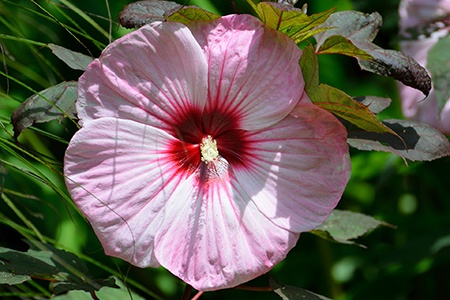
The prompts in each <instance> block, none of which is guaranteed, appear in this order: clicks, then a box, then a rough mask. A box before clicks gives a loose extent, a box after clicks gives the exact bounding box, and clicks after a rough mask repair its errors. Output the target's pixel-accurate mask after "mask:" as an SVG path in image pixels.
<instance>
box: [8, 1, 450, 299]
mask: <svg viewBox="0 0 450 300" xmlns="http://www.w3.org/2000/svg"><path fill="white" fill-rule="evenodd" d="M130 2H132V1H124V0H114V1H109V2H108V1H107V0H106V1H104V0H91V1H74V0H73V1H72V2H68V1H53V0H49V1H30V0H15V1H7V0H0V52H1V53H0V54H1V60H0V62H1V64H0V71H1V72H2V76H0V125H1V127H2V128H0V138H1V139H0V141H2V143H1V145H0V160H1V162H2V165H3V167H0V171H1V172H0V173H2V174H1V175H0V176H1V178H0V183H1V185H2V186H3V194H2V199H1V200H0V246H1V247H8V248H13V249H16V250H26V249H27V244H25V243H24V242H23V239H24V236H23V234H20V232H21V230H20V229H23V228H30V227H29V226H30V225H29V224H27V222H25V221H24V219H25V220H27V221H28V222H29V223H31V224H32V226H35V227H36V229H37V230H38V231H39V232H40V233H42V235H44V236H46V237H48V238H50V239H51V240H52V242H54V243H55V244H56V245H58V246H59V247H61V248H63V249H66V250H68V251H71V252H74V253H76V254H79V255H81V256H83V257H86V258H87V259H88V260H90V261H91V262H87V264H88V267H89V269H90V272H91V273H92V275H93V276H94V277H96V278H105V277H108V276H111V274H112V273H111V272H110V271H108V270H105V268H101V267H99V265H102V266H107V267H109V268H110V269H111V270H113V271H114V272H115V273H114V274H115V275H116V276H120V275H122V276H123V278H129V279H131V280H134V281H136V282H138V283H139V284H141V285H142V287H144V288H142V289H140V288H138V287H136V286H133V285H129V286H130V288H131V289H133V290H134V291H136V292H137V293H139V294H141V295H142V296H143V297H144V298H145V299H152V298H157V299H180V298H181V295H182V294H183V290H184V284H183V283H182V282H180V281H179V280H178V279H176V278H175V277H173V276H172V275H171V274H170V273H169V272H167V271H165V270H164V269H139V268H135V267H133V266H130V265H129V264H126V263H124V262H122V261H120V260H117V259H113V258H110V257H107V256H105V255H104V254H103V250H102V248H101V247H100V244H99V242H98V241H97V238H96V237H95V235H94V234H93V232H92V230H91V229H90V227H89V225H88V224H87V223H86V222H85V221H84V220H83V218H82V217H81V216H80V215H79V214H78V213H77V212H76V210H75V209H74V207H73V205H72V204H71V202H70V200H69V199H68V198H67V197H64V195H65V194H66V192H65V190H64V189H65V188H64V183H63V179H62V176H61V174H60V173H59V171H60V170H61V165H62V158H63V155H64V150H65V148H66V146H67V143H68V141H69V139H70V137H71V136H72V135H73V133H74V132H75V130H76V127H75V126H74V124H73V123H72V122H70V121H68V120H67V119H66V120H63V121H62V122H58V121H52V122H49V123H45V124H38V125H35V126H33V127H32V128H30V129H27V130H26V131H24V132H23V133H22V134H21V136H20V137H19V144H14V143H13V139H12V136H11V134H12V126H11V125H10V116H11V113H12V111H13V110H14V109H15V108H16V107H17V106H18V105H20V103H21V102H22V101H24V100H25V99H26V98H28V97H29V96H31V95H32V94H33V92H32V90H35V91H40V90H43V89H44V88H47V87H49V86H52V85H54V84H56V83H59V82H61V81H64V80H66V81H67V80H77V78H78V77H79V76H80V75H81V71H74V70H72V69H70V68H69V67H67V66H66V65H65V64H64V63H62V62H61V61H59V60H58V59H57V58H56V57H55V56H54V55H53V54H52V53H51V51H50V49H48V48H46V47H44V46H43V44H47V43H54V44H57V45H61V46H63V47H66V48H68V49H71V50H74V51H78V52H82V53H85V54H88V55H92V56H93V57H98V55H99V54H100V51H101V49H103V47H104V46H105V45H107V44H108V43H109V39H108V37H107V36H108V33H109V32H110V33H111V34H112V36H113V38H117V37H119V36H121V35H123V34H125V33H126V32H128V30H126V29H124V28H122V27H120V26H119V25H118V24H117V22H116V20H117V17H118V14H119V12H120V10H121V9H122V8H123V6H124V5H126V4H127V3H130ZM303 2H304V1H299V2H298V3H297V5H296V6H297V7H301V6H302V5H303ZM70 3H71V4H73V5H74V6H75V8H76V9H79V10H80V11H82V12H84V13H85V14H86V15H85V16H88V18H86V17H84V18H83V17H82V16H80V14H79V13H76V12H74V11H73V9H70V8H68V7H67V6H68V5H70ZM179 3H183V1H179ZM190 3H191V4H197V5H199V6H201V7H202V8H205V9H208V10H211V11H213V12H218V13H221V14H228V13H233V7H232V5H231V4H230V3H229V2H228V1H225V0H215V1H214V0H211V1H207V0H198V1H191V2H190ZM307 3H308V13H309V14H311V13H314V12H319V11H323V10H326V9H329V8H331V7H336V8H337V10H338V11H340V10H358V11H362V12H367V13H370V12H374V11H377V12H379V13H380V14H381V15H382V17H383V19H384V24H383V27H382V28H381V30H380V33H379V35H378V37H377V39H376V40H375V42H376V44H378V45H380V46H381V47H383V48H397V41H398V36H397V32H398V27H397V23H398V13H397V11H398V4H399V1H397V0H385V1H360V0H355V1H350V0H340V1H333V0H310V1H308V2H307ZM236 4H237V6H238V7H240V1H238V0H236ZM108 11H109V12H110V13H108ZM89 18H90V19H91V20H93V21H94V22H95V23H96V24H98V25H99V26H100V28H96V27H95V26H93V24H94V23H93V22H92V21H90V19H89ZM111 19H112V21H113V22H112V23H111V22H110V21H109V20H111ZM66 25H67V26H69V27H70V28H67V26H66ZM12 37H16V38H12ZM31 41H34V42H31ZM35 42H37V43H35ZM39 43H43V44H39ZM319 59H320V76H321V82H325V83H327V84H330V85H332V86H335V87H338V88H340V89H342V90H343V91H345V92H347V93H348V94H349V95H351V96H360V95H375V96H381V97H387V98H391V99H392V100H393V101H392V105H391V107H389V108H388V109H386V110H385V111H384V112H382V113H381V114H380V115H379V116H380V118H381V119H384V118H402V115H401V110H400V102H399V99H398V92H397V88H396V83H395V81H394V80H392V79H388V78H383V77H380V76H377V75H373V74H371V73H367V72H363V71H361V70H360V68H359V66H358V65H357V63H356V60H354V59H351V58H347V57H343V56H339V55H321V56H320V58H319ZM143 63H145V62H143ZM6 141H9V143H7V142H6ZM16 147H18V148H16ZM20 149H26V152H23V151H21V150H20ZM29 154H32V156H30V155H29ZM351 155H352V163H353V170H352V171H353V173H352V178H351V180H350V182H349V184H348V187H347V189H346V192H345V194H344V196H343V198H342V200H341V202H340V204H339V206H338V208H340V209H347V210H351V211H356V212H361V213H364V214H367V215H371V216H374V217H376V218H378V219H380V220H383V221H385V222H387V223H390V224H392V225H394V226H396V228H395V229H393V228H390V227H382V228H378V229H376V230H374V231H373V232H371V233H370V234H368V235H366V236H364V237H362V238H360V239H358V243H360V244H362V245H365V246H366V248H363V247H358V246H351V245H342V244H336V243H332V242H329V241H326V240H323V239H321V238H319V237H317V236H314V235H312V234H310V233H304V234H302V236H301V238H300V241H299V243H298V245H297V246H296V247H295V248H294V249H293V250H292V251H291V252H290V253H289V255H288V257H287V258H286V260H285V261H283V262H282V263H280V264H279V265H278V266H276V267H275V268H274V269H273V270H272V271H271V272H269V273H268V274H267V275H264V276H262V277H260V278H258V279H255V280H254V281H253V282H250V283H249V285H252V286H267V284H268V280H269V278H270V277H273V278H275V279H276V280H277V281H278V282H279V283H283V284H288V285H293V286H297V287H302V288H305V289H308V290H311V291H313V292H315V293H318V294H322V295H324V296H327V297H329V298H333V299H377V300H378V299H395V300H403V299H450V196H449V192H448V191H449V188H450V176H449V175H450V172H449V171H450V159H449V158H443V159H439V160H436V161H433V162H407V163H405V161H404V160H403V159H401V158H400V157H397V156H395V155H392V154H388V153H380V152H361V151H357V150H351ZM33 157H34V158H33ZM43 178H44V180H43ZM49 182H50V183H49ZM58 189H60V190H61V192H60V193H58ZM48 287H49V283H48V282H46V281H42V280H35V281H34V282H33V283H26V284H23V285H22V286H20V287H13V288H12V287H9V286H0V298H2V297H3V299H9V298H8V297H9V296H7V295H10V293H11V292H14V291H15V292H17V291H21V292H23V291H28V292H29V296H28V299H32V298H33V295H35V296H39V295H41V296H43V297H44V298H45V297H47V298H48V294H47V295H46V294H45V293H44V292H43V291H42V290H48ZM143 290H147V291H151V293H148V292H147V293H146V292H145V291H143ZM249 298H252V299H280V298H279V297H278V296H277V295H276V294H274V293H271V292H250V291H242V290H235V289H231V290H224V291H218V292H210V293H205V294H204V295H203V296H202V298H201V299H249ZM35 299H37V298H35Z"/></svg>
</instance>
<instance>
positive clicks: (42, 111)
mask: <svg viewBox="0 0 450 300" xmlns="http://www.w3.org/2000/svg"><path fill="white" fill-rule="evenodd" d="M77 92H78V85H77V83H76V82H75V81H69V82H62V83H59V84H57V85H54V86H52V87H49V88H48V89H45V90H43V91H41V92H40V93H39V94H37V95H33V96H31V97H29V98H27V99H26V100H25V101H24V102H23V103H22V104H21V105H20V106H19V107H18V108H17V109H16V110H14V112H13V113H12V116H11V122H12V124H13V126H14V138H16V139H17V137H18V136H19V135H20V133H21V132H22V131H23V130H25V129H26V128H28V127H29V126H31V125H33V124H34V123H43V122H48V121H52V120H56V119H62V118H64V117H67V116H68V117H74V115H75V113H76V108H75V102H76V100H77V97H78V95H77Z"/></svg>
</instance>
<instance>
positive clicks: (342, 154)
mask: <svg viewBox="0 0 450 300" xmlns="http://www.w3.org/2000/svg"><path fill="white" fill-rule="evenodd" d="M249 144H250V145H251V146H249V147H250V149H251V150H249V151H250V152H251V154H252V157H251V158H249V161H248V167H247V168H239V169H238V170H236V172H235V173H236V178H237V181H238V182H241V183H242V188H243V189H244V190H245V192H246V193H247V194H248V195H251V199H252V201H253V202H254V204H255V205H256V206H257V207H258V208H259V209H260V210H261V212H262V213H263V214H264V215H265V216H266V217H267V218H268V219H270V220H271V221H272V222H274V223H275V224H277V225H278V226H281V227H282V228H285V229H289V230H292V231H295V232H303V231H309V230H311V229H313V228H315V227H316V226H318V225H320V224H321V223H322V222H323V221H324V220H325V219H326V218H327V216H328V215H329V214H330V213H331V211H332V210H333V208H334V207H335V206H336V204H337V203H338V201H339V200H340V198H341V196H342V193H343V191H344V188H345V186H346V184H347V181H348V178H349V176H350V160H349V156H348V146H347V142H346V131H345V128H344V127H343V126H342V124H341V123H340V122H339V121H338V120H337V119H336V118H335V117H334V116H333V115H331V114H330V113H328V112H327V111H325V110H323V109H321V108H318V107H317V106H315V105H313V104H303V105H299V106H297V107H296V108H295V110H294V111H293V112H292V114H291V116H289V117H288V118H286V119H285V120H283V121H281V122H279V123H277V124H276V125H274V126H272V127H271V128H268V129H266V130H263V131H260V132H255V133H254V134H253V135H252V136H251V137H250V138H249ZM244 183H245V184H244Z"/></svg>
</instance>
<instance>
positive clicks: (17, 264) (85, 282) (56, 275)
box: [0, 241, 116, 293]
mask: <svg viewBox="0 0 450 300" xmlns="http://www.w3.org/2000/svg"><path fill="white" fill-rule="evenodd" d="M27 243H28V244H29V245H30V246H31V248H30V249H29V250H28V251H27V252H21V251H16V250H13V249H8V248H3V247H0V274H1V276H0V280H2V281H0V284H18V283H22V282H24V281H26V280H30V279H31V278H38V279H43V280H48V281H51V282H63V283H64V284H66V286H65V287H64V288H59V289H58V288H56V287H55V289H54V293H58V292H66V291H68V290H84V291H87V292H94V291H97V290H99V289H100V288H102V287H103V286H110V287H116V285H115V283H114V280H112V279H107V280H93V279H91V278H90V275H89V273H88V270H87V267H86V265H85V264H84V262H83V261H82V260H80V259H79V258H78V257H77V256H75V255H74V254H72V253H69V252H66V251H63V250H58V249H56V248H54V247H53V246H51V245H48V244H43V243H40V242H37V241H33V242H27Z"/></svg>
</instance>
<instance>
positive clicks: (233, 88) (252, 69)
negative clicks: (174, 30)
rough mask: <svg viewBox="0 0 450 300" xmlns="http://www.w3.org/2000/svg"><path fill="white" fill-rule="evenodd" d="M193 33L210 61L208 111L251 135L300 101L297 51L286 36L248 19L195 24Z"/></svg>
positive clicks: (240, 17)
mask: <svg viewBox="0 0 450 300" xmlns="http://www.w3.org/2000/svg"><path fill="white" fill-rule="evenodd" d="M190 28H191V30H192V31H193V34H194V36H195V38H196V39H197V41H198V42H199V43H200V46H201V47H202V48H203V49H204V51H205V55H206V59H207V61H208V74H209V79H208V86H209V94H208V96H209V98H208V104H207V107H209V108H211V109H213V110H214V109H220V110H222V111H226V112H228V113H229V114H233V115H237V116H238V117H239V118H240V122H241V123H240V125H241V127H242V129H246V130H255V129H261V128H264V127H267V126H270V125H272V124H273V123H275V122H278V121H280V120H281V119H283V118H284V117H285V116H286V115H287V114H289V112H290V111H291V110H292V108H293V107H294V106H295V105H296V104H297V102H298V101H299V100H300V95H301V94H302V92H303V88H304V81H303V77H302V73H301V70H300V67H299V65H298V60H299V58H300V55H301V50H300V49H299V48H298V47H297V45H296V44H295V43H294V41H293V40H291V39H290V38H288V37H287V36H286V35H284V34H282V33H279V32H277V31H275V30H272V29H269V28H268V27H266V26H264V25H263V24H262V23H261V22H260V21H259V20H257V19H256V18H253V17H251V16H249V15H233V16H226V17H223V18H220V19H218V20H216V21H214V22H198V23H194V25H192V26H191V27H190Z"/></svg>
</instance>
